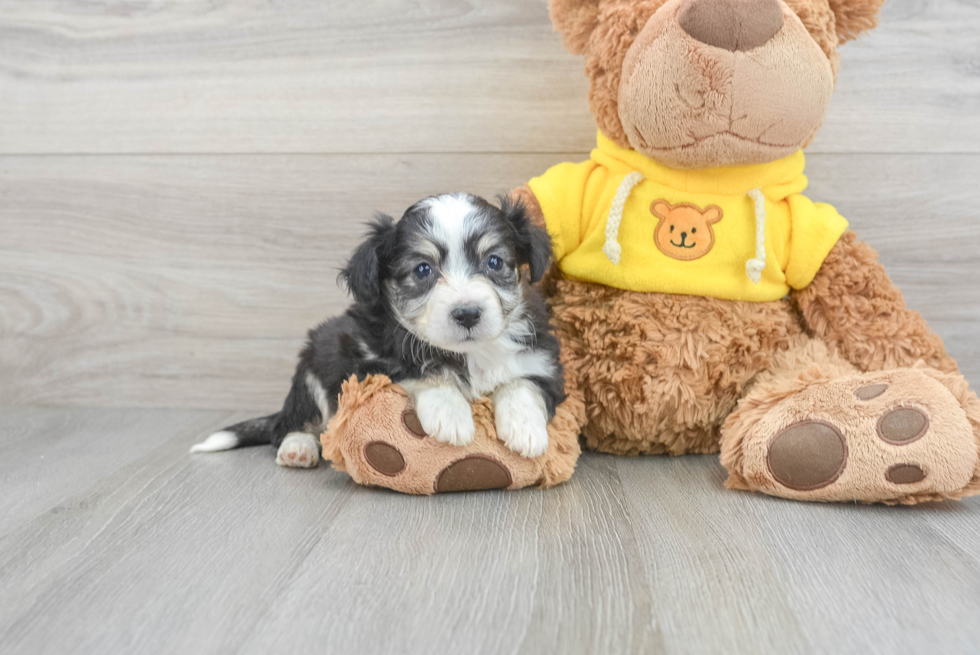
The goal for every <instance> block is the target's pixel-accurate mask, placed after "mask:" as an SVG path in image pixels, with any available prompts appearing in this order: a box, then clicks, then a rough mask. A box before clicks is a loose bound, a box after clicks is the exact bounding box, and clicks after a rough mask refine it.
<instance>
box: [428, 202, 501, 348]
mask: <svg viewBox="0 0 980 655" xmlns="http://www.w3.org/2000/svg"><path fill="white" fill-rule="evenodd" d="M425 208H426V209H427V210H428V218H429V221H428V223H427V232H428V235H427V236H428V238H429V239H431V241H432V243H433V244H434V245H435V246H436V248H437V249H438V250H439V253H440V257H439V261H438V262H436V264H437V265H438V271H437V275H438V278H437V281H436V283H435V285H434V286H433V287H432V289H431V291H430V292H429V294H428V296H427V298H426V299H425V305H424V307H423V308H422V309H421V311H420V312H419V313H418V315H417V316H416V318H415V328H416V331H417V333H418V335H419V336H420V337H421V338H423V339H425V340H426V341H427V342H429V343H431V344H433V345H435V346H437V347H440V348H444V349H446V350H452V351H455V352H469V351H470V350H472V349H473V348H474V347H476V345H477V344H478V343H480V342H485V341H490V340H493V339H496V338H498V337H499V336H500V335H501V334H502V333H503V332H504V330H505V329H506V327H507V325H506V320H505V316H504V309H503V306H502V302H501V293H502V291H503V292H504V294H505V295H513V294H514V293H515V292H514V291H510V290H501V289H498V288H497V287H496V286H495V285H494V284H493V283H492V282H491V281H490V280H489V279H487V277H486V271H485V266H486V261H485V260H486V259H487V257H488V256H489V255H488V254H487V252H486V250H487V248H489V247H491V246H493V245H494V244H495V243H497V242H499V241H500V239H499V237H497V238H495V237H494V235H492V234H487V231H488V230H491V229H492V227H493V226H491V224H490V223H489V221H487V220H486V219H485V218H484V217H483V216H481V214H480V212H479V208H478V207H476V206H475V205H473V203H472V202H471V201H470V200H469V198H468V197H467V196H464V195H446V196H438V197H435V198H431V199H429V200H428V201H426V203H425ZM467 312H469V313H470V316H471V320H473V323H472V325H470V324H468V323H467V322H466V319H465V318H462V316H465V314H466V313H467ZM461 313H462V314H461ZM473 317H475V318H473Z"/></svg>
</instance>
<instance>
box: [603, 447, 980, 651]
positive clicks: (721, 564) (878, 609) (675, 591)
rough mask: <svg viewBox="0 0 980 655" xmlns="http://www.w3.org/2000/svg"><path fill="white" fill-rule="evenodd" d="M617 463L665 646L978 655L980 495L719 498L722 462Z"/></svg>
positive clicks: (707, 459)
mask: <svg viewBox="0 0 980 655" xmlns="http://www.w3.org/2000/svg"><path fill="white" fill-rule="evenodd" d="M617 469H618V471H619V475H620V479H621V480H622V483H623V489H624V495H623V498H624V502H625V503H626V505H627V508H628V513H629V517H630V524H631V525H632V526H633V529H634V531H635V533H636V536H637V539H636V543H637V544H638V545H639V546H640V550H639V551H638V552H637V554H636V556H637V559H638V561H640V562H643V564H644V568H645V572H646V575H647V579H648V581H649V583H650V585H651V589H652V592H653V595H654V598H657V599H659V600H660V601H661V602H660V603H658V609H659V610H660V611H661V612H662V613H663V614H664V615H665V616H664V618H663V620H664V621H665V624H666V625H669V626H670V627H671V629H670V630H665V633H666V634H667V635H668V637H669V638H668V639H667V641H666V645H667V650H668V651H669V652H682V653H708V652H718V653H721V652H779V653H828V652H833V653H841V654H850V653H854V654H855V655H857V654H864V653H898V652H913V651H916V650H919V649H921V648H928V649H934V650H935V652H944V653H967V652H972V651H973V650H974V649H975V648H976V644H977V635H978V632H977V631H978V625H977V621H976V611H975V609H976V607H977V603H978V601H980V566H978V561H977V558H976V556H975V553H976V549H975V548H972V547H966V548H964V546H965V545H966V543H967V542H965V541H963V540H962V539H963V538H964V537H966V536H967V535H973V537H974V541H973V542H972V543H975V535H976V533H977V531H978V529H980V503H977V502H976V501H975V500H969V501H965V502H962V503H954V502H950V503H944V504H941V505H927V506H920V507H917V508H890V507H868V506H863V505H846V504H843V505H820V504H801V503H796V502H792V501H785V500H781V499H774V498H767V497H762V496H758V495H754V494H749V493H744V492H732V491H726V490H724V488H723V486H722V484H723V481H724V478H725V473H724V470H723V469H722V468H721V466H720V465H719V464H718V463H717V459H716V458H714V457H700V458H699V457H682V458H678V459H667V458H647V459H625V458H623V459H618V460H617ZM651 499H656V502H650V500H651ZM938 526H942V527H941V528H939V527H938ZM937 528H938V529H937ZM947 535H957V536H956V537H953V538H951V537H948V536H947ZM954 539H959V540H960V543H959V544H957V543H954ZM926 642H928V644H929V645H928V646H926Z"/></svg>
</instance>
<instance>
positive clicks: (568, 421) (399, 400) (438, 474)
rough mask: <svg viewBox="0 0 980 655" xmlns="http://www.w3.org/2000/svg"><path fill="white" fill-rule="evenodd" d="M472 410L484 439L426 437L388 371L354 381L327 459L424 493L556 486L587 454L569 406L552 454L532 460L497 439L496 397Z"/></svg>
mask: <svg viewBox="0 0 980 655" xmlns="http://www.w3.org/2000/svg"><path fill="white" fill-rule="evenodd" d="M472 408H473V420H474V425H475V426H476V436H475V438H474V439H473V442H472V443H470V444H469V445H466V446H453V445H450V444H445V443H441V442H439V441H436V440H435V439H433V438H431V437H429V436H428V435H426V433H425V430H424V429H423V428H422V424H421V421H420V420H419V417H418V415H417V414H416V413H415V410H414V409H413V408H412V406H411V402H410V400H409V398H408V394H407V393H406V392H405V390H404V389H402V388H401V387H399V386H397V385H392V384H391V383H390V381H389V380H388V379H387V378H384V377H381V376H378V377H369V378H367V379H366V380H364V381H360V382H359V381H357V380H356V379H352V380H349V381H348V382H346V383H345V384H344V391H343V394H342V395H341V399H340V408H339V410H338V412H337V414H336V416H334V417H333V418H332V419H331V421H330V425H329V427H328V430H327V432H325V433H324V434H323V435H322V437H321V443H322V444H323V456H324V458H325V459H329V460H331V461H332V462H333V464H334V467H335V468H337V469H340V470H344V471H346V472H347V473H349V474H350V476H351V477H352V478H353V479H354V481H355V482H357V483H359V484H363V485H370V486H376V487H385V488H388V489H393V490H395V491H400V492H403V493H409V494H417V495H429V494H437V493H453V492H459V491H483V490H491V489H509V490H515V489H522V488H524V487H530V486H538V487H549V486H554V485H556V484H559V483H561V482H564V481H565V480H567V479H568V478H569V477H570V476H571V474H572V472H573V471H574V468H575V462H576V460H577V459H578V455H579V452H580V451H579V445H578V427H577V425H576V424H575V423H574V421H573V420H572V418H571V416H570V414H569V411H568V410H567V409H564V408H561V407H559V410H558V413H557V415H556V417H555V420H554V421H552V424H551V426H549V430H548V431H549V441H550V443H549V446H548V451H547V452H546V453H545V454H544V455H542V456H541V457H536V458H526V457H522V456H521V455H519V454H518V453H515V452H513V451H512V450H510V449H509V448H508V447H507V446H505V445H504V444H503V443H502V442H501V441H500V440H498V439H497V437H496V434H495V433H494V416H493V408H492V406H491V405H490V402H489V401H486V400H484V401H480V402H477V403H474V404H473V406H472Z"/></svg>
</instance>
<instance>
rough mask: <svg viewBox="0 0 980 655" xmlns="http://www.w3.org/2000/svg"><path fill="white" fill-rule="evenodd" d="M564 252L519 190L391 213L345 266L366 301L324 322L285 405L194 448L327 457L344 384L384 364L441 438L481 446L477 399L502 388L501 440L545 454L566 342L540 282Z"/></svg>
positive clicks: (295, 459)
mask: <svg viewBox="0 0 980 655" xmlns="http://www.w3.org/2000/svg"><path fill="white" fill-rule="evenodd" d="M550 259H551V241H550V239H549V238H548V235H547V233H546V232H545V231H544V230H542V229H540V228H538V227H536V226H534V225H532V224H531V222H530V220H529V219H528V216H527V214H526V212H525V209H524V208H523V207H522V206H521V205H520V204H514V203H511V202H509V201H506V200H505V201H503V203H502V207H500V208H497V207H495V206H494V205H492V204H490V203H488V202H487V201H486V200H483V199H482V198H477V197H475V196H471V195H465V194H449V195H441V196H435V197H432V198H428V199H426V200H423V201H422V202H419V203H417V204H416V205H414V206H412V207H411V208H410V209H409V210H408V211H407V212H405V215H404V216H403V217H402V219H401V220H400V221H398V222H397V223H396V222H395V221H394V220H393V219H392V218H390V217H388V216H383V215H382V216H379V217H378V218H377V219H376V220H375V222H374V223H373V224H372V225H371V230H370V234H369V236H368V238H367V240H366V241H365V242H364V243H363V244H362V245H361V246H360V247H359V248H358V249H357V251H356V252H355V253H354V255H353V256H352V257H351V259H350V261H349V262H348V264H347V267H346V268H345V269H344V270H343V271H342V273H341V276H340V277H341V279H342V280H343V281H344V283H345V284H346V285H347V287H348V289H349V290H350V292H351V294H352V295H353V296H354V301H355V302H354V304H353V305H352V306H351V307H350V308H349V309H348V310H347V313H346V314H344V315H343V316H340V317H337V318H334V319H331V320H328V321H327V322H325V323H323V324H321V325H320V326H319V327H317V328H315V329H314V330H311V331H310V333H309V341H308V343H307V344H306V347H305V348H304V349H303V351H302V352H301V354H300V361H299V365H298V366H297V368H296V374H295V376H294V377H293V386H292V389H291V390H290V392H289V395H288V396H287V397H286V401H285V403H284V404H283V408H282V410H281V411H280V412H278V413H277V414H272V415H271V416H266V417H264V418H258V419H253V420H251V421H246V422H244V423H240V424H238V425H234V426H232V427H229V428H227V429H225V430H223V431H221V432H217V433H215V434H212V435H211V436H210V437H208V438H207V439H206V440H205V441H204V442H203V443H200V444H198V445H196V446H194V447H193V448H192V449H191V452H213V451H219V450H230V449H232V448H238V447H241V446H251V445H259V444H264V443H270V442H271V443H272V444H273V445H274V446H276V447H277V448H278V452H277V457H276V461H277V462H278V463H279V464H281V465H283V466H294V467H311V466H315V465H316V464H317V462H318V460H319V450H318V446H317V435H319V434H320V433H321V432H322V431H323V429H324V427H325V426H326V423H327V421H328V420H329V418H330V416H331V415H332V414H333V413H334V412H336V411H337V402H338V396H339V394H340V392H341V384H342V383H343V382H344V381H345V380H347V379H348V378H349V377H350V376H352V375H357V376H358V377H364V376H366V375H369V374H379V373H380V374H384V375H387V376H389V377H390V378H391V379H392V380H393V381H394V382H397V383H399V384H401V385H402V386H403V387H404V388H405V389H406V390H407V391H408V392H409V394H410V395H411V396H412V398H413V400H414V404H415V410H416V412H417V413H418V417H419V421H420V422H421V423H422V427H423V428H424V429H425V431H426V432H427V433H428V434H429V435H430V436H432V437H434V438H436V439H438V440H439V441H443V442H446V443H450V444H455V445H466V444H468V443H470V441H472V439H473V436H474V425H473V415H472V412H471V410H470V405H469V401H470V400H473V399H476V398H478V397H480V396H489V397H490V398H491V399H492V401H493V403H494V411H495V420H496V428H497V434H498V436H499V438H500V439H502V440H503V441H504V443H506V444H507V446H509V447H510V448H511V449H512V450H514V451H516V452H518V453H520V454H521V455H523V456H525V457H537V456H538V455H541V454H543V453H544V452H545V450H547V448H548V431H547V425H548V421H549V420H550V419H551V417H553V416H554V413H555V407H556V406H557V405H558V404H559V403H561V401H562V400H563V399H564V383H563V378H562V367H561V364H560V363H559V360H558V357H559V345H558V340H557V338H556V337H555V336H554V335H553V334H552V333H551V329H550V325H549V324H548V314H547V309H546V307H545V303H544V300H543V299H542V297H541V295H540V294H539V292H538V291H537V289H535V288H534V287H532V286H531V284H532V283H534V282H537V281H538V280H540V279H541V277H542V276H543V275H544V273H545V271H546V269H547V267H548V264H549V261H550ZM525 271H527V273H528V274H529V275H526V274H525ZM528 277H529V278H530V279H528Z"/></svg>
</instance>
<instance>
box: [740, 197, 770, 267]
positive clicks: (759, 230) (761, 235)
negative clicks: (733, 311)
mask: <svg viewBox="0 0 980 655" xmlns="http://www.w3.org/2000/svg"><path fill="white" fill-rule="evenodd" d="M749 197H750V198H752V200H754V201H755V259H750V260H749V261H747V262H745V272H746V273H747V274H748V276H749V279H750V280H752V282H754V283H755V284H759V282H761V281H762V271H764V270H766V197H765V196H764V195H762V190H761V189H752V190H751V191H749Z"/></svg>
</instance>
